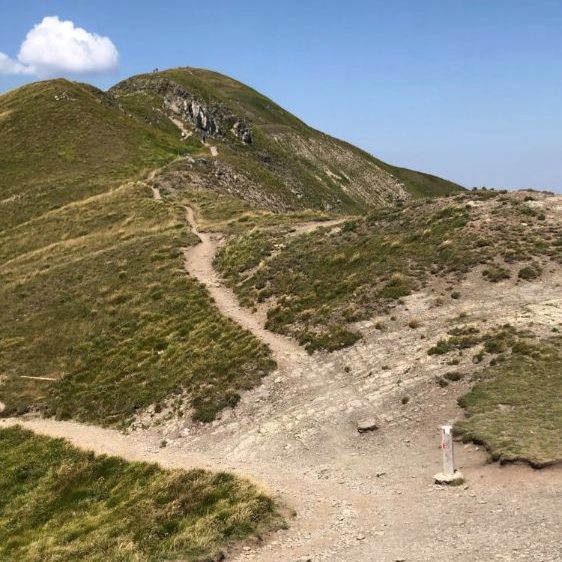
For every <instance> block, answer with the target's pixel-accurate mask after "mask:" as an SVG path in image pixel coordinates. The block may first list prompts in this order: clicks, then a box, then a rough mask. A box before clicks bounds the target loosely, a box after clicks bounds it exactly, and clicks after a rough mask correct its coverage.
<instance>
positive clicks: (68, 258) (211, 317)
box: [0, 80, 273, 426]
mask: <svg viewBox="0 0 562 562" xmlns="http://www.w3.org/2000/svg"><path fill="white" fill-rule="evenodd" d="M143 103H144V101H143V100H137V99H127V103H124V104H122V106H123V107H124V108H125V111H124V110H123V109H121V108H120V106H119V105H117V104H116V102H115V100H114V99H113V98H112V97H111V96H108V95H107V94H104V93H103V92H101V91H99V90H96V89H95V88H92V87H90V86H86V85H81V84H75V83H71V82H68V81H66V80H54V81H48V82H40V83H36V84H31V85H29V86H25V87H24V88H20V89H19V90H15V91H13V92H10V93H8V94H5V95H3V96H1V97H0V115H1V117H0V119H1V121H2V127H1V128H0V141H1V142H0V263H1V265H0V301H1V302H2V303H3V305H2V307H0V401H1V402H2V403H3V404H5V410H4V411H3V412H2V415H13V414H17V413H23V412H26V411H30V410H39V411H42V412H44V413H45V414H48V415H56V416H58V417H60V418H67V417H74V418H76V419H80V420H83V421H88V422H95V423H99V424H103V425H119V426H125V425H127V424H128V423H129V422H130V421H131V420H132V419H133V418H134V416H135V415H136V414H137V413H138V412H139V411H142V410H143V409H145V408H146V407H148V406H150V405H151V404H154V403H156V402H158V403H166V401H167V400H168V399H170V398H171V397H176V398H175V404H176V405H177V404H178V403H181V407H176V413H181V414H183V415H186V414H190V415H193V417H194V418H195V419H198V420H202V421H209V420H212V419H214V417H215V415H216V413H217V412H218V411H220V410H221V409H222V408H224V407H225V406H228V405H234V404H235V403H236V402H237V401H238V399H239V395H240V392H241V391H242V390H244V389H247V388H251V387H252V386H254V385H256V384H258V383H259V381H260V380H261V377H262V376H263V375H264V374H265V373H267V372H269V371H270V370H271V369H272V368H273V362H272V360H271V358H270V356H269V352H268V350H267V348H266V347H265V346H263V345H262V344H260V342H258V341H257V340H256V339H255V338H254V337H253V336H251V334H249V333H248V332H246V331H244V330H242V329H241V328H239V327H238V326H237V325H235V324H234V323H232V322H230V321H227V320H225V319H224V318H223V317H222V316H221V315H220V314H219V312H218V310H217V309H216V308H215V306H214V304H213V303H212V301H211V299H210V298H209V296H208V295H207V293H206V291H205V289H204V288H203V287H201V286H200V285H199V284H198V283H197V282H195V281H194V280H192V279H190V278H188V277H187V275H186V274H185V272H184V271H183V267H182V261H183V254H182V251H181V249H182V248H183V247H186V246H189V245H190V244H193V243H194V242H196V238H195V237H194V236H193V235H191V234H189V233H188V232H187V229H186V225H185V221H184V213H183V210H182V209H180V208H178V207H176V206H174V205H173V204H168V203H166V202H161V203H158V202H156V201H154V200H153V198H152V195H151V192H150V189H149V188H148V186H147V185H146V184H145V183H144V182H143V181H140V180H138V178H139V177H142V176H143V175H146V174H147V172H148V170H151V169H154V168H156V167H157V166H161V165H164V164H165V163H166V162H172V161H173V160H174V159H175V158H176V157H177V155H178V153H179V154H187V153H191V154H193V155H195V156H196V155H197V154H198V151H199V150H200V149H201V145H200V143H199V142H198V141H196V140H192V139H190V141H189V142H187V143H186V142H185V141H182V142H180V140H179V132H178V130H177V128H176V127H175V126H174V125H173V124H172V123H171V122H169V121H168V120H167V118H164V117H162V118H161V119H162V122H161V123H159V124H158V126H154V125H155V124H154V123H151V122H149V120H147V119H146V116H143V115H140V116H137V115H136V114H134V113H133V112H132V108H133V106H134V107H135V108H136V111H137V112H138V111H139V107H142V106H143ZM129 112H131V113H129ZM170 166H171V165H170ZM28 377H42V378H40V379H37V378H28ZM44 379H47V380H44Z"/></svg>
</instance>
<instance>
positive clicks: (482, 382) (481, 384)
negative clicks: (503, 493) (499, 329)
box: [455, 337, 562, 467]
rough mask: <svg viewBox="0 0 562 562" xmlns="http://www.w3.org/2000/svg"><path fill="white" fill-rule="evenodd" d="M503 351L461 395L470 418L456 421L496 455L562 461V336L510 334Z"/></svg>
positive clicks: (535, 463)
mask: <svg viewBox="0 0 562 562" xmlns="http://www.w3.org/2000/svg"><path fill="white" fill-rule="evenodd" d="M501 343H502V347H501V349H494V351H496V352H501V353H502V355H500V356H499V358H498V359H497V360H496V361H493V365H492V366H490V367H488V368H486V369H485V370H484V371H483V372H481V373H479V375H478V377H477V380H478V382H477V383H476V385H475V386H474V388H473V389H472V390H471V391H470V392H469V393H468V394H466V395H465V396H463V397H462V398H461V399H460V404H461V406H463V407H464V408H465V409H466V412H467V415H468V418H467V419H466V420H463V421H460V422H458V423H457V425H456V426H455V430H456V432H457V433H459V434H460V435H462V437H463V439H464V440H467V441H469V440H472V441H476V442H477V443H481V444H483V445H484V446H485V447H486V448H487V450H488V451H489V452H490V454H491V457H492V458H493V459H494V460H499V461H501V462H513V461H526V462H529V463H530V464H532V465H533V466H535V467H542V466H546V465H549V464H554V463H557V462H562V402H561V400H560V396H562V338H560V337H557V338H552V339H550V340H549V341H546V342H540V341H534V340H526V339H521V338H513V337H511V338H504V340H503V341H502V342H501Z"/></svg>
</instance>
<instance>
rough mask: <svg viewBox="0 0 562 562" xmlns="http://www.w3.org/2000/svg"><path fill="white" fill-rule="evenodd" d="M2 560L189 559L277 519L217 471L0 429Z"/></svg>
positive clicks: (248, 487)
mask: <svg viewBox="0 0 562 562" xmlns="http://www.w3.org/2000/svg"><path fill="white" fill-rule="evenodd" d="M0 466H2V470H1V471H0V522H1V523H2V524H1V525H0V558H1V559H2V560H3V561H4V562H20V561H22V560H25V561H26V562H56V561H62V560H81V561H84V562H94V561H96V562H97V561H100V562H101V561H102V560H103V561H105V560H111V561H112V562H120V561H121V562H129V561H132V560H135V561H138V562H143V561H146V562H149V561H150V562H157V561H160V560H161V561H164V560H179V559H181V560H185V561H193V562H195V561H199V560H202V559H203V558H205V557H209V556H212V555H215V554H216V553H217V552H218V551H220V549H221V548H223V547H225V546H228V545H229V544H230V543H232V542H234V541H236V540H240V539H244V538H246V537H249V536H251V535H253V534H256V533H258V532H263V531H264V530H268V529H272V528H275V527H279V526H280V525H281V524H283V522H282V519H281V517H280V515H279V513H278V511H277V507H276V505H275V504H274V502H273V501H272V500H271V499H270V498H269V497H267V496H265V495H264V494H263V493H261V492H260V491H259V490H258V489H256V488H255V486H253V485H252V484H250V483H249V482H246V481H244V480H241V479H240V478H237V477H235V476H232V475H230V474H226V473H215V474H213V473H210V472H206V471H203V470H191V471H182V470H175V471H169V470H163V469H161V468H159V467H158V466H157V465H154V464H145V463H138V462H134V463H131V462H126V461H124V460H122V459H119V458H116V457H106V456H99V457H98V456H95V455H94V454H93V453H86V452H82V451H79V450H78V449H75V448H74V447H72V446H70V445H69V444H67V443H66V442H65V441H63V440H62V439H50V438H47V437H40V436H37V435H34V434H33V433H31V432H29V431H24V430H22V429H20V428H10V429H2V430H0Z"/></svg>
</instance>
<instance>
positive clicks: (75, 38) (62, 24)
mask: <svg viewBox="0 0 562 562" xmlns="http://www.w3.org/2000/svg"><path fill="white" fill-rule="evenodd" d="M118 62H119V53H118V52H117V49H116V48H115V45H114V44H113V42H112V41H111V39H110V38H109V37H102V36H100V35H97V34H95V33H89V32H88V31H86V30H85V29H82V28H81V27H76V26H75V25H74V23H73V22H71V21H61V20H60V19H59V18H58V17H57V16H51V17H45V18H43V21H42V22H41V23H38V24H37V25H36V26H35V27H34V28H33V29H31V30H30V31H29V32H28V34H27V35H26V37H25V39H24V41H23V43H22V44H21V47H20V51H19V53H18V57H17V60H14V59H12V58H10V57H8V56H7V55H5V54H4V53H0V74H34V75H36V76H40V77H42V78H45V77H48V76H57V75H61V74H63V75H64V74H102V73H105V72H112V71H114V70H116V69H117V65H118Z"/></svg>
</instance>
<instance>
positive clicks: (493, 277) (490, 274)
mask: <svg viewBox="0 0 562 562" xmlns="http://www.w3.org/2000/svg"><path fill="white" fill-rule="evenodd" d="M482 275H483V276H484V277H485V278H486V279H487V280H488V281H490V282H491V283H498V282H499V281H504V280H505V279H509V278H510V277H511V272H510V271H509V269H505V267H500V266H492V267H488V268H486V269H484V270H483V271H482Z"/></svg>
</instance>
